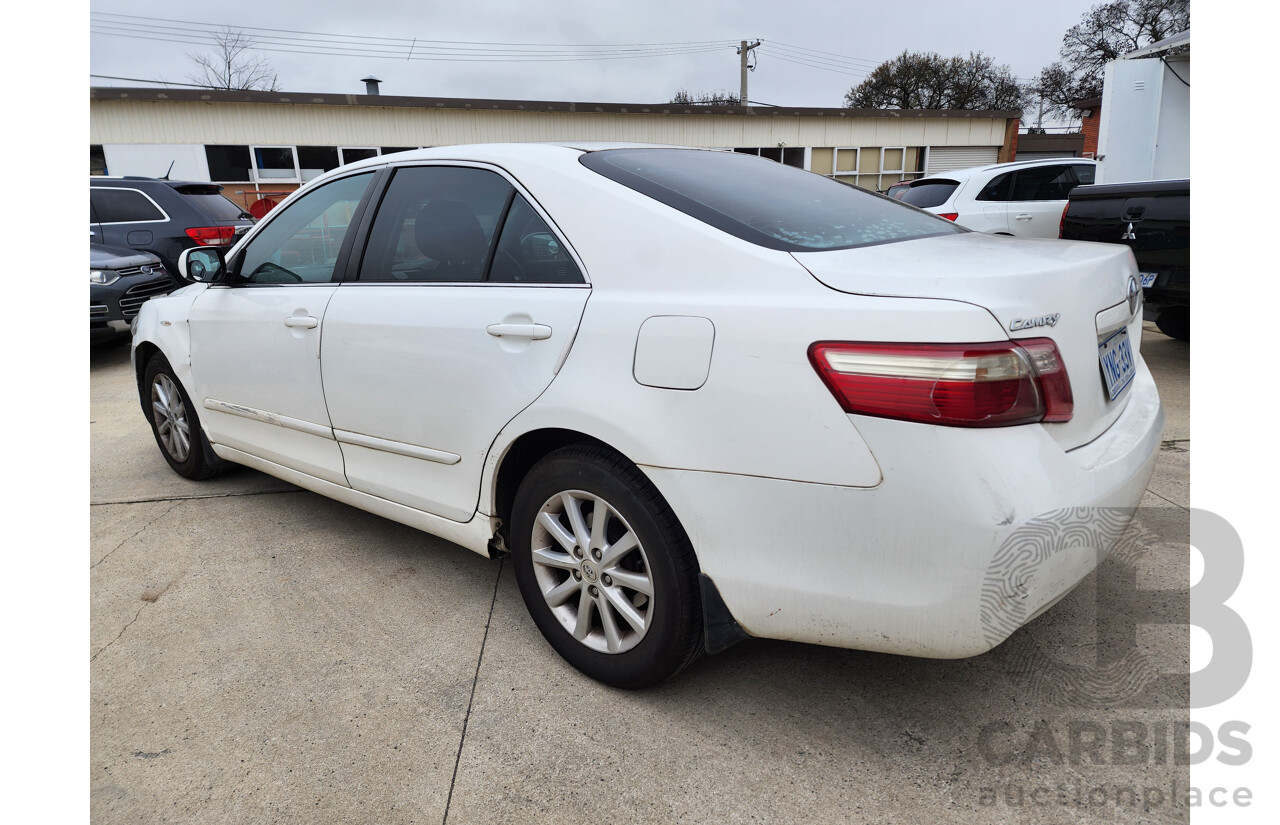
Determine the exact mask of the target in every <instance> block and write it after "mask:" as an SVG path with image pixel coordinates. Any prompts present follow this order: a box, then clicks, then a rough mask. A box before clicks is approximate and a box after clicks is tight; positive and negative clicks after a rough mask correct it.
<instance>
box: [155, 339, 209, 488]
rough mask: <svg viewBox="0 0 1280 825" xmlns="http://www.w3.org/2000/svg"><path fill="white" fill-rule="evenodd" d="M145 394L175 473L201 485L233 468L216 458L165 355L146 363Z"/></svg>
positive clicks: (163, 452) (158, 438)
mask: <svg viewBox="0 0 1280 825" xmlns="http://www.w3.org/2000/svg"><path fill="white" fill-rule="evenodd" d="M142 392H143V398H145V399H146V404H147V409H148V410H149V411H150V413H151V414H150V415H149V416H148V420H149V421H150V422H151V432H152V434H153V435H154V436H155V437H156V444H157V445H158V446H159V447H160V454H161V455H163V456H164V459H165V461H167V462H169V466H170V467H172V468H173V471H174V472H176V473H177V474H178V475H180V476H182V477H183V478H189V479H191V480H192V481H200V480H203V479H206V478H210V477H212V476H215V475H218V474H219V473H221V472H223V471H224V470H226V469H227V468H228V467H230V466H231V465H230V463H229V462H226V461H223V460H222V459H219V458H218V457H217V456H216V455H214V452H213V448H212V447H210V446H209V441H208V439H206V438H205V436H204V430H203V429H201V427H200V418H199V416H197V415H196V408H195V405H194V404H192V403H191V398H190V397H189V396H188V395H187V391H186V390H184V389H183V388H182V382H180V381H179V380H178V378H177V376H175V375H174V374H173V367H171V366H170V365H169V361H168V359H166V358H165V357H164V356H163V355H161V354H159V353H156V354H155V355H154V356H152V358H151V360H150V361H148V362H147V369H146V372H145V373H144V377H143V386H142Z"/></svg>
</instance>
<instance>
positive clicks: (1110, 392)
mask: <svg viewBox="0 0 1280 825" xmlns="http://www.w3.org/2000/svg"><path fill="white" fill-rule="evenodd" d="M1098 363H1100V364H1101V365H1102V380H1103V382H1104V383H1105V384H1106V385H1107V397H1108V398H1110V399H1111V400H1112V401H1115V400H1116V398H1118V397H1119V396H1120V393H1122V392H1124V388H1125V387H1127V386H1129V383H1130V382H1131V381H1133V376H1134V375H1135V374H1136V372H1137V370H1136V368H1135V367H1134V365H1133V348H1132V347H1130V346H1129V330H1128V329H1127V328H1125V327H1121V328H1120V329H1118V330H1116V331H1115V332H1113V333H1111V334H1110V335H1108V336H1107V337H1106V338H1104V339H1103V340H1101V341H1099V342H1098Z"/></svg>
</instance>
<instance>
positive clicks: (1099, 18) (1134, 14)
mask: <svg viewBox="0 0 1280 825" xmlns="http://www.w3.org/2000/svg"><path fill="white" fill-rule="evenodd" d="M1190 27H1191V5H1190V3H1189V2H1188V0H1113V2H1110V3H1103V4H1102V5H1099V6H1094V7H1093V8H1092V9H1090V10H1089V11H1088V12H1087V13H1086V14H1085V15H1084V16H1083V17H1082V18H1081V19H1080V22H1079V23H1077V24H1076V25H1074V26H1072V27H1071V28H1070V29H1067V33H1066V34H1065V35H1063V37H1062V50H1061V51H1060V52H1059V53H1058V54H1059V55H1060V56H1061V57H1062V60H1060V61H1057V62H1054V63H1050V64H1049V65H1048V66H1045V67H1044V69H1042V70H1041V71H1040V74H1038V75H1037V76H1036V77H1035V79H1034V80H1032V81H1031V83H1030V86H1029V88H1028V92H1029V93H1030V94H1031V95H1034V96H1036V97H1039V98H1040V99H1041V100H1043V101H1044V104H1045V105H1044V110H1045V113H1046V114H1051V115H1056V116H1067V117H1072V116H1078V115H1079V113H1078V112H1076V111H1075V110H1074V109H1072V108H1071V103H1072V102H1073V101H1076V100H1087V99H1088V98H1093V97H1101V96H1102V70H1103V68H1104V67H1105V66H1106V65H1107V63H1109V62H1111V61H1112V60H1115V59H1116V58H1118V57H1120V56H1121V55H1125V54H1128V53H1129V52H1132V51H1136V50H1137V49H1141V48H1143V47H1144V46H1149V45H1151V44H1152V43H1155V42H1156V41H1158V40H1163V39H1165V38H1166V37H1169V36H1171V35H1175V34H1177V33H1178V32H1181V31H1186V30H1187V29H1189V28H1190Z"/></svg>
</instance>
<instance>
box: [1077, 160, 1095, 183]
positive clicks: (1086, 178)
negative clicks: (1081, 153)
mask: <svg viewBox="0 0 1280 825" xmlns="http://www.w3.org/2000/svg"><path fill="white" fill-rule="evenodd" d="M1071 168H1072V169H1073V170H1075V173H1076V185H1078V186H1092V185H1093V182H1094V180H1095V179H1096V176H1097V174H1098V168H1097V167H1096V166H1092V165H1090V164H1088V163H1082V164H1080V165H1079V166H1072V167H1071Z"/></svg>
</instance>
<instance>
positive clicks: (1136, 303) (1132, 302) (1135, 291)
mask: <svg viewBox="0 0 1280 825" xmlns="http://www.w3.org/2000/svg"><path fill="white" fill-rule="evenodd" d="M1125 299H1126V300H1127V301H1128V302H1129V314H1130V315H1133V314H1134V313H1136V312H1137V311H1138V307H1140V306H1141V305H1142V287H1140V286H1138V279H1137V278H1135V277H1133V276H1132V275H1130V276H1129V288H1128V291H1127V292H1126V293H1125Z"/></svg>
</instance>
